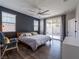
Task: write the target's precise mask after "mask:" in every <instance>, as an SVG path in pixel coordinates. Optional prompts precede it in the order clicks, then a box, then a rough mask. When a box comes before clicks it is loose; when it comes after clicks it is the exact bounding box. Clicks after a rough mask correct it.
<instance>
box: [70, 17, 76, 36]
mask: <svg viewBox="0 0 79 59" xmlns="http://www.w3.org/2000/svg"><path fill="white" fill-rule="evenodd" d="M75 34H76V33H75V18H73V19H70V20H68V36H69V37H75Z"/></svg>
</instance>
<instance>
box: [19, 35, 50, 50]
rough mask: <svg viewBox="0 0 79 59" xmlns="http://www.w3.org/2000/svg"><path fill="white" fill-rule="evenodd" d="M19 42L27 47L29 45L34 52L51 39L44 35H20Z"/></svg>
mask: <svg viewBox="0 0 79 59" xmlns="http://www.w3.org/2000/svg"><path fill="white" fill-rule="evenodd" d="M19 40H20V41H21V42H23V43H25V44H27V45H29V46H30V47H31V48H32V50H33V51H35V50H36V49H37V48H38V47H39V46H40V45H43V44H45V43H46V42H47V41H50V40H51V38H50V37H49V36H46V35H40V34H37V35H36V34H35V35H31V34H29V35H27V34H26V33H22V34H21V35H20V36H19Z"/></svg>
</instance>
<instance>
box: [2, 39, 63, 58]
mask: <svg viewBox="0 0 79 59" xmlns="http://www.w3.org/2000/svg"><path fill="white" fill-rule="evenodd" d="M3 59H61V42H60V41H59V40H52V41H50V42H47V43H46V44H45V45H43V46H40V47H39V48H38V49H37V50H36V51H32V50H31V49H30V48H29V47H27V46H26V45H24V44H22V43H21V44H20V43H19V52H17V50H16V49H14V50H11V51H8V52H6V53H5V55H4V57H3Z"/></svg>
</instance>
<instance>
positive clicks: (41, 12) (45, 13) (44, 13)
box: [29, 9, 49, 15]
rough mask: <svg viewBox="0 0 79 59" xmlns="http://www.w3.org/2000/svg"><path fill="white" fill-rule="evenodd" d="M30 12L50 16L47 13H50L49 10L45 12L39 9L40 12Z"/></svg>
mask: <svg viewBox="0 0 79 59" xmlns="http://www.w3.org/2000/svg"><path fill="white" fill-rule="evenodd" d="M29 11H30V12H34V13H37V14H38V15H49V14H48V13H47V12H49V10H45V11H43V10H42V9H38V12H36V11H34V10H29Z"/></svg>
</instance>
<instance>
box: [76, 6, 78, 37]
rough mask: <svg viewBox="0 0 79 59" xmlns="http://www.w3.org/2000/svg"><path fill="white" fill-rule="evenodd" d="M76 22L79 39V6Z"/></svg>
mask: <svg viewBox="0 0 79 59" xmlns="http://www.w3.org/2000/svg"><path fill="white" fill-rule="evenodd" d="M76 20H77V26H76V28H77V34H76V35H77V38H79V5H78V6H77V9H76Z"/></svg>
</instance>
